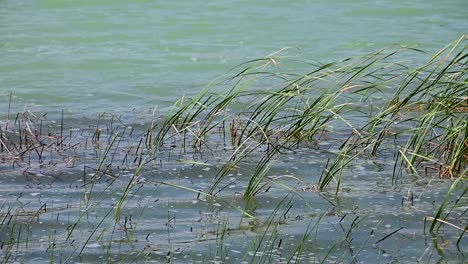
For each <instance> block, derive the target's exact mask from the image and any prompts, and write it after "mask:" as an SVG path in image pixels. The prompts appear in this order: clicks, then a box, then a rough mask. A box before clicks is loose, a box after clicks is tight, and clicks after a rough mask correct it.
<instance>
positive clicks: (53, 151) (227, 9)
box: [0, 0, 468, 263]
mask: <svg viewBox="0 0 468 264" xmlns="http://www.w3.org/2000/svg"><path fill="white" fill-rule="evenodd" d="M466 10H468V2H467V1H466V0H450V1H434V0H426V1H423V0H417V1H402V0H397V1H392V2H389V1H364V0H362V1H360V0H347V1H337V0H331V1H324V0H321V1H307V0H300V1H278V0H276V1H246V0H243V1H240V0H238V1H227V0H220V1H211V2H207V1H198V0H196V1H150V0H132V1H130V0H129V1H124V0H25V1H18V0H17V1H14V0H0V132H1V133H3V134H2V135H1V136H2V137H1V139H2V145H0V147H1V148H0V149H1V150H0V262H2V261H4V262H15V261H17V262H31V263H34V262H35V263H43V262H51V263H52V262H60V263H62V262H68V263H71V262H84V263H93V262H95V263H102V262H106V261H107V262H109V263H115V262H121V263H128V262H146V261H147V262H154V263H163V262H171V261H172V262H174V263H192V262H195V263H207V262H212V263H223V262H224V263H241V261H244V262H246V261H247V260H250V259H252V260H254V259H255V258H256V257H261V255H262V254H265V255H266V256H268V255H270V257H271V259H269V260H270V261H268V260H264V262H266V263H268V262H272V263H288V257H291V256H292V255H291V254H293V253H294V252H299V253H298V256H296V257H294V258H296V259H298V260H301V261H302V262H305V263H306V262H307V263H319V262H320V261H322V260H324V261H326V262H327V263H335V261H336V262H337V263H341V262H344V263H347V262H353V263H377V262H380V263H394V262H401V263H415V262H418V261H419V262H420V263H438V262H442V263H444V261H447V262H453V263H462V262H463V261H466V259H467V257H466V256H467V253H466V248H468V247H467V246H466V245H467V243H468V242H467V239H466V235H465V236H464V237H463V239H460V243H458V244H457V243H456V242H457V239H458V238H459V237H461V235H460V231H459V230H458V229H455V228H452V227H444V228H445V229H443V231H441V232H439V233H437V234H429V233H427V232H424V231H423V225H424V218H425V217H428V216H434V215H435V214H436V212H437V210H438V208H439V206H440V204H441V203H442V202H443V200H444V198H445V194H446V193H447V190H448V188H449V187H450V185H451V184H452V183H453V181H451V180H440V179H435V178H430V177H421V178H418V179H417V180H415V179H413V178H411V177H409V176H408V175H406V174H404V175H403V176H401V178H398V179H397V180H395V179H394V171H393V170H394V167H393V159H394V157H392V156H393V155H392V153H391V152H385V151H384V152H383V154H382V155H381V156H379V157H378V158H372V159H371V158H369V159H368V158H366V157H358V158H356V160H355V162H353V163H352V164H350V165H349V166H348V167H347V168H346V170H345V171H344V173H343V188H342V191H341V192H340V195H338V196H337V195H335V193H334V192H333V190H331V191H330V192H321V193H319V192H316V191H314V184H317V182H319V179H320V178H321V177H322V176H321V175H322V173H323V171H324V169H325V167H326V166H327V164H328V162H329V161H330V160H331V159H334V158H336V153H337V151H338V149H339V147H340V145H341V144H342V142H343V141H345V140H346V138H347V137H348V135H347V134H346V136H343V135H341V134H339V135H336V138H335V137H334V136H333V135H332V136H331V137H329V138H327V135H326V134H325V136H324V137H323V138H320V140H321V141H320V142H319V143H317V145H314V144H312V145H310V146H307V147H306V148H304V149H299V148H298V149H295V150H294V151H290V152H289V151H288V152H286V153H285V154H286V155H281V158H279V159H278V160H277V161H276V162H275V164H274V166H273V167H272V169H271V170H270V171H269V172H268V176H271V177H273V178H274V177H279V178H278V179H280V180H278V183H275V184H271V185H268V187H266V186H265V188H263V189H262V190H261V192H259V193H258V194H257V195H256V196H255V197H254V198H251V199H246V198H244V197H243V195H242V193H244V192H245V191H246V188H247V186H248V185H249V184H250V183H249V181H250V180H251V175H252V174H253V171H254V170H255V164H256V163H257V162H258V160H255V158H256V157H257V156H258V157H261V156H262V155H263V154H262V153H257V152H255V154H257V156H255V155H253V156H254V158H252V160H247V161H244V162H242V163H241V164H238V167H235V169H234V167H233V169H232V171H230V172H229V174H227V175H226V177H225V178H224V179H223V181H222V183H221V184H220V186H219V192H217V193H216V194H217V195H216V197H211V196H206V197H205V196H204V195H200V193H197V192H199V191H200V190H201V191H206V190H207V189H209V187H210V186H211V185H212V184H213V180H214V179H215V177H216V175H217V173H218V172H219V171H220V168H221V165H222V164H224V162H228V160H229V156H230V155H231V154H232V153H231V152H232V151H233V150H234V148H233V146H230V145H229V139H228V140H227V143H226V140H225V139H224V141H222V140H220V138H221V136H220V135H216V134H215V135H214V137H215V138H216V136H219V137H220V138H218V141H219V142H218V141H216V140H215V141H214V142H212V144H213V145H207V151H206V152H204V151H202V152H198V151H196V150H195V149H192V148H190V147H188V145H187V146H185V139H184V142H183V147H182V146H179V145H175V144H174V142H172V141H171V142H167V143H168V144H165V146H161V147H160V149H158V151H157V152H155V153H153V152H151V151H150V150H149V149H150V148H151V146H150V145H148V146H147V145H146V144H145V142H146V140H147V138H148V137H150V136H149V134H148V133H146V131H147V130H148V129H149V127H150V126H149V124H151V123H152V122H153V121H154V120H155V119H157V118H158V117H160V116H164V114H165V113H167V110H168V108H169V107H170V105H171V104H172V103H173V102H174V101H175V100H177V99H178V98H180V97H181V96H183V95H193V94H195V93H197V92H199V91H200V90H201V89H202V88H203V87H205V86H206V85H207V84H209V83H210V82H211V81H212V80H213V79H215V78H216V77H218V76H220V75H223V74H226V73H228V72H229V71H230V69H232V68H233V67H234V66H236V65H238V64H240V63H242V62H245V61H248V60H251V59H255V58H259V57H263V56H266V55H268V54H271V53H273V52H275V51H278V50H280V49H282V48H285V47H289V49H288V50H285V51H284V52H282V53H281V54H282V55H287V56H289V58H290V59H289V60H286V61H288V62H289V63H288V64H286V65H285V64H280V67H288V70H292V71H297V72H301V71H303V70H304V69H302V68H300V67H303V66H304V65H307V64H306V63H296V62H295V61H303V62H312V61H319V62H330V61H333V60H337V59H341V58H344V57H347V56H354V55H361V54H365V53H368V52H373V51H376V50H379V49H381V48H383V47H398V45H403V46H407V47H412V48H417V49H421V50H424V51H427V52H429V53H434V52H436V51H438V50H439V49H441V48H443V47H444V46H445V45H446V44H448V43H449V42H452V41H455V40H456V39H458V38H459V37H460V36H461V35H463V34H466V33H467V26H468V16H466ZM405 54H409V53H405ZM410 56H412V55H410ZM422 57H424V59H427V58H428V57H429V56H422ZM401 59H402V60H403V61H404V63H403V64H404V65H407V64H406V63H408V65H410V64H412V63H417V64H420V65H421V62H420V61H418V60H419V59H420V58H419V57H402V58H401ZM291 62H292V63H291ZM231 74H232V73H231ZM222 88H223V87H220V88H219V89H222ZM10 92H12V100H11V109H10V112H11V113H12V114H15V113H16V112H24V110H31V111H32V112H34V113H36V112H39V113H41V114H44V113H47V114H48V115H47V118H41V116H40V115H37V116H35V115H33V114H31V113H29V112H28V113H26V114H25V115H22V116H19V119H18V120H20V119H22V120H23V121H22V122H17V121H13V118H11V116H10V120H6V119H7V118H6V116H7V112H8V107H9V101H10V99H9V98H10ZM376 104H378V103H376ZM233 105H234V104H233ZM153 109H156V110H158V111H154V113H155V114H154V115H153V112H152V111H153ZM363 109H367V108H363ZM62 110H63V111H64V117H65V119H64V124H61V122H60V121H59V120H60V119H58V118H60V115H61V113H62ZM363 111H365V110H363ZM103 112H107V113H111V114H120V113H122V114H123V115H122V117H121V118H117V117H116V118H115V119H114V116H112V117H111V114H106V115H101V116H100V115H99V113H103ZM159 114H161V115H159ZM98 117H99V121H98ZM156 121H161V119H157V120H156ZM358 121H359V120H357V123H359V122H358ZM341 125H342V126H344V125H343V124H341ZM344 127H345V128H346V126H344ZM194 129H195V128H194ZM32 130H34V131H35V132H37V131H40V132H39V134H40V135H39V138H40V139H41V141H40V144H37V145H29V147H28V148H26V147H25V146H26V145H28V143H27V142H23V143H21V140H25V141H26V140H27V139H28V140H29V141H30V142H31V140H32V142H34V139H31V138H30V137H29V138H26V134H27V131H32ZM333 130H334V131H335V132H336V131H340V130H341V128H340V127H336V128H334V129H333ZM21 131H23V132H21ZM25 131H26V132H25ZM98 131H100V133H101V134H99V135H100V139H96V135H97V134H96V133H97V132H98ZM116 131H118V132H119V133H120V134H119V135H120V137H117V136H116V134H115V132H116ZM267 132H268V131H267ZM184 133H185V132H184ZM62 134H63V135H62ZM176 134H178V133H176ZM331 134H333V133H331ZM21 135H25V136H24V137H21ZM62 136H63V137H62ZM189 136H190V133H189ZM342 137H343V138H342ZM176 138H177V137H176ZM184 138H185V134H184ZM36 139H37V138H36ZM18 140H19V141H20V142H19V143H18V142H17V141H18ZM113 140H117V141H116V142H115V145H112V144H113ZM153 140H154V138H153ZM3 141H4V142H3ZM150 141H151V139H150V140H148V142H150ZM189 141H190V140H189ZM5 142H6V143H5ZM11 142H13V143H15V142H17V145H15V144H13V145H12V146H18V148H16V147H11V148H10V149H8V148H7V145H8V144H9V143H11ZM142 142H143V143H142ZM187 142H188V141H187ZM175 143H177V144H182V142H179V141H178V142H175ZM22 144H23V145H22ZM8 146H9V145H8ZM31 146H33V147H32V148H31ZM22 147H23V148H22ZM4 148H5V149H6V150H5V149H4ZM107 148H109V150H111V151H110V152H109V153H110V154H109V156H107V154H105V153H106V149H107ZM145 151H148V153H146V152H145ZM186 151H188V152H186ZM258 151H263V150H258ZM25 153H26V154H25ZM147 154H148V157H149V158H148V160H147V161H148V163H145V166H144V168H143V169H142V171H140V172H139V174H138V175H137V176H138V177H137V178H135V179H136V183H135V184H134V185H130V183H131V182H132V181H133V178H132V177H133V175H134V173H135V168H136V167H137V165H138V164H139V162H141V159H142V157H143V156H144V157H145V159H146V157H147V156H146V155H147ZM179 159H181V160H179ZM176 161H177V162H176ZM192 161H193V162H194V163H193V164H192V163H190V162H192ZM101 162H102V163H101ZM101 165H102V166H101ZM98 168H100V170H99V169H98ZM96 171H99V172H100V173H98V172H96ZM140 180H141V181H140ZM460 185H461V187H459V188H458V189H456V190H455V191H454V194H453V195H452V196H451V197H450V205H452V203H453V200H454V199H455V198H457V197H458V196H460V197H461V195H460V193H461V192H462V190H465V189H466V188H467V187H466V182H462V183H461V184H460ZM127 186H131V188H130V192H129V193H128V196H127V198H126V200H125V205H124V206H123V210H122V211H121V212H120V214H119V217H121V218H118V219H117V218H116V217H115V216H114V211H115V209H116V208H117V207H116V204H117V203H118V201H119V200H120V199H121V197H123V192H124V190H125V188H126V187H127ZM270 186H271V188H270ZM289 191H290V192H289ZM460 199H463V200H462V202H460V204H462V205H460V206H457V207H456V208H455V209H453V212H451V215H450V216H449V217H447V219H445V220H447V221H448V222H450V223H456V224H458V223H461V224H459V225H460V226H462V224H463V223H466V210H465V209H466V196H464V197H461V198H460ZM244 210H245V211H244ZM244 213H248V214H251V216H252V217H250V218H249V217H246V215H244ZM270 217H271V219H272V220H271V219H270ZM457 217H458V218H457ZM269 219H270V220H269ZM308 225H313V226H312V227H310V229H308V228H307V226H308ZM275 228H276V229H275ZM307 230H309V231H313V233H311V234H310V236H305V235H306V234H305V233H307V232H306V231H307ZM223 232H226V234H225V235H223V236H221V235H220V234H222V233H223ZM264 235H267V236H269V237H268V238H265V239H264V240H263V242H262V241H260V239H263V237H262V236H264ZM274 235H276V236H277V238H278V240H275V239H276V238H275V237H274ZM270 244H271V247H270ZM256 245H267V246H266V247H265V248H260V247H259V248H257V249H256V248H255V246H256ZM300 245H302V246H303V247H304V248H303V249H301V250H300V251H299V250H298V247H299V246H300ZM257 260H258V258H257ZM260 260H261V259H260ZM292 260H294V259H292ZM259 262H260V261H259Z"/></svg>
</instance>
